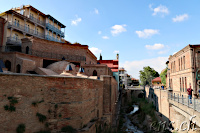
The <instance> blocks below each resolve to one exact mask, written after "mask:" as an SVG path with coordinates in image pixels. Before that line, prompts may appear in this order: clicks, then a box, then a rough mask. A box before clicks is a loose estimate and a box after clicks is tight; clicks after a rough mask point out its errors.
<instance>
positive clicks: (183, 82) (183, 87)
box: [182, 77, 184, 92]
mask: <svg viewBox="0 0 200 133" xmlns="http://www.w3.org/2000/svg"><path fill="white" fill-rule="evenodd" d="M182 85H183V87H182V88H183V92H184V78H183V77H182Z"/></svg>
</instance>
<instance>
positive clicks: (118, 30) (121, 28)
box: [111, 24, 126, 36]
mask: <svg viewBox="0 0 200 133" xmlns="http://www.w3.org/2000/svg"><path fill="white" fill-rule="evenodd" d="M125 27H126V25H125V24H124V25H114V26H112V27H111V29H112V30H111V34H112V35H113V36H116V35H118V34H120V33H122V32H126V28H125Z"/></svg>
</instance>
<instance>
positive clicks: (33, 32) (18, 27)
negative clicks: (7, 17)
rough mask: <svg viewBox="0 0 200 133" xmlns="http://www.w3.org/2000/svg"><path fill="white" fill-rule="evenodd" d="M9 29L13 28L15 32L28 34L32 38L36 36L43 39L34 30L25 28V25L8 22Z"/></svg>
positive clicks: (42, 35) (40, 34) (42, 36)
mask: <svg viewBox="0 0 200 133" xmlns="http://www.w3.org/2000/svg"><path fill="white" fill-rule="evenodd" d="M10 27H13V28H15V29H17V30H20V31H22V32H25V33H26V34H30V35H32V36H36V37H39V38H42V39H44V34H42V33H40V32H37V31H36V30H33V29H30V28H29V27H25V25H20V24H19V23H15V22H9V23H8V28H10Z"/></svg>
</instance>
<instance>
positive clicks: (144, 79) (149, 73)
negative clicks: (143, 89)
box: [139, 66, 159, 85]
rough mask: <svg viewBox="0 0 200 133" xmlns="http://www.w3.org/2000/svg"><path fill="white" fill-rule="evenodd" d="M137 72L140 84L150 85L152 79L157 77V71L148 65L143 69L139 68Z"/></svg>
mask: <svg viewBox="0 0 200 133" xmlns="http://www.w3.org/2000/svg"><path fill="white" fill-rule="evenodd" d="M139 73H140V82H141V85H150V84H151V80H152V79H154V78H156V77H159V73H158V72H157V71H155V70H154V69H153V68H151V67H150V66H147V67H143V70H140V71H139Z"/></svg>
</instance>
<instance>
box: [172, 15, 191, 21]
mask: <svg viewBox="0 0 200 133" xmlns="http://www.w3.org/2000/svg"><path fill="white" fill-rule="evenodd" d="M188 17H189V16H188V14H183V15H176V17H175V18H172V21H173V22H181V21H184V20H186V19H188Z"/></svg>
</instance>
